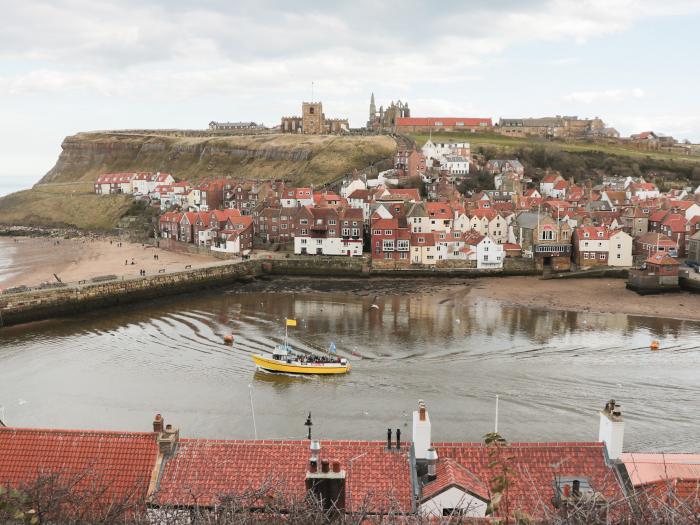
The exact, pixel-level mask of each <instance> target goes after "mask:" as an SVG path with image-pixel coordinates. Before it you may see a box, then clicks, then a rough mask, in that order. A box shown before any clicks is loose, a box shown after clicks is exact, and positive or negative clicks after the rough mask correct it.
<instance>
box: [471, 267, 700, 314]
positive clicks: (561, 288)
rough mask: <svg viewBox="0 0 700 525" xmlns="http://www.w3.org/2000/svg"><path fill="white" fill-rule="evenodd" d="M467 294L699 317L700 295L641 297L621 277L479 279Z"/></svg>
mask: <svg viewBox="0 0 700 525" xmlns="http://www.w3.org/2000/svg"><path fill="white" fill-rule="evenodd" d="M470 295H471V296H472V297H474V298H476V297H482V298H487V299H494V300H497V301H499V302H502V303H507V304H512V305H515V306H525V307H529V308H541V309H547V310H569V311H576V312H596V313H622V314H628V315H642V316H647V317H666V318H672V319H689V320H693V321H698V320H700V294H693V293H690V292H681V293H670V294H661V295H645V296H641V295H638V294H637V293H635V292H633V291H631V290H628V289H627V288H625V280H624V279H551V280H542V279H540V278H539V277H502V278H496V279H494V278H480V279H476V280H475V281H474V283H473V287H472V288H471V291H470Z"/></svg>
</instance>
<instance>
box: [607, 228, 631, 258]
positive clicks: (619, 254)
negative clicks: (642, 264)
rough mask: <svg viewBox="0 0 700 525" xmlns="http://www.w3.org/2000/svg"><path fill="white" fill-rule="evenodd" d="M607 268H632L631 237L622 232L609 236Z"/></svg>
mask: <svg viewBox="0 0 700 525" xmlns="http://www.w3.org/2000/svg"><path fill="white" fill-rule="evenodd" d="M608 246H609V254H608V266H632V236H631V235H629V234H627V233H625V232H624V231H622V230H618V231H616V232H613V233H611V234H610V240H609V243H608Z"/></svg>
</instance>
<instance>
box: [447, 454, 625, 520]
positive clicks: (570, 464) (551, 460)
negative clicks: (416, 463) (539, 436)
mask: <svg viewBox="0 0 700 525" xmlns="http://www.w3.org/2000/svg"><path fill="white" fill-rule="evenodd" d="M433 446H434V447H435V449H436V451H437V453H438V456H439V457H440V460H438V461H441V460H442V459H443V458H452V459H454V460H455V461H457V462H458V463H459V464H460V465H462V466H463V467H464V468H466V469H467V470H469V471H470V472H471V473H473V474H474V475H476V476H477V477H478V479H480V480H483V482H484V483H488V480H490V479H491V478H493V476H494V472H493V470H492V469H490V468H489V463H490V461H491V458H490V457H489V455H488V450H489V449H488V448H487V447H486V446H484V445H483V444H481V443H436V444H434V445H433ZM603 447H604V445H603V443H511V444H509V445H508V446H507V447H504V448H503V449H502V457H508V458H512V459H511V460H510V461H509V463H510V464H511V466H512V468H513V474H512V475H511V476H510V480H511V485H510V487H509V489H508V498H509V507H510V511H511V513H512V512H515V511H516V510H521V511H523V512H526V513H527V514H529V515H530V516H532V517H533V518H535V519H537V518H538V517H542V516H543V514H544V512H545V508H546V509H547V510H548V511H554V508H553V506H552V503H551V499H552V496H554V489H553V483H554V482H555V480H556V478H557V477H561V476H575V477H582V478H588V480H589V483H590V485H591V488H592V489H593V490H594V491H596V492H600V493H602V494H603V495H604V496H605V497H606V498H607V499H608V501H612V500H617V499H620V498H622V496H623V494H622V489H621V488H620V485H619V483H618V481H617V478H616V476H615V472H614V470H613V469H612V468H609V467H608V466H607V465H606V463H605V457H604V453H603ZM500 512H503V509H502V508H501V510H500V511H499V512H497V514H499V513H500Z"/></svg>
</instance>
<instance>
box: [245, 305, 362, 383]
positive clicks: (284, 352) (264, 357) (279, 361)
mask: <svg viewBox="0 0 700 525" xmlns="http://www.w3.org/2000/svg"><path fill="white" fill-rule="evenodd" d="M296 324H297V323H296V320H295V319H287V320H286V322H285V332H284V344H283V345H280V346H278V347H276V348H275V349H274V350H272V352H269V353H267V352H266V353H262V354H253V362H254V363H255V365H256V366H257V367H258V368H259V369H261V370H264V371H266V372H273V373H281V374H307V375H329V374H347V373H348V372H349V371H350V363H349V362H348V360H347V359H345V358H344V357H338V356H335V355H327V356H326V355H324V356H320V355H306V354H299V353H295V352H294V351H293V350H292V348H291V347H290V346H289V344H288V343H287V337H288V334H289V327H290V326H296ZM331 349H332V351H335V345H334V344H332V345H331Z"/></svg>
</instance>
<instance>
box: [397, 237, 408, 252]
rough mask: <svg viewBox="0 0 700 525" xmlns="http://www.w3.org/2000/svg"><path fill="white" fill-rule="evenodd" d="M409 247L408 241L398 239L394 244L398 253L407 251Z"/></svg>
mask: <svg viewBox="0 0 700 525" xmlns="http://www.w3.org/2000/svg"><path fill="white" fill-rule="evenodd" d="M409 247H410V246H409V242H408V239H399V241H397V243H396V249H397V250H399V251H404V252H405V251H408V249H409Z"/></svg>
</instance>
